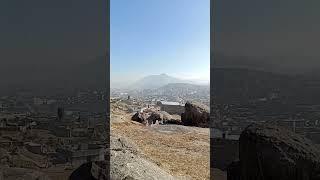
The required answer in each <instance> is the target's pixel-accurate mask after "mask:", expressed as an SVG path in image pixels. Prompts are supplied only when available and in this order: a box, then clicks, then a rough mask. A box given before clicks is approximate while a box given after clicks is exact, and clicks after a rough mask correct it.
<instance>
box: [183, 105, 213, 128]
mask: <svg viewBox="0 0 320 180" xmlns="http://www.w3.org/2000/svg"><path fill="white" fill-rule="evenodd" d="M181 121H182V123H183V124H184V125H186V126H198V127H209V123H210V119H209V107H208V106H206V105H203V104H199V103H192V102H187V103H186V104H185V112H184V113H182V115H181Z"/></svg>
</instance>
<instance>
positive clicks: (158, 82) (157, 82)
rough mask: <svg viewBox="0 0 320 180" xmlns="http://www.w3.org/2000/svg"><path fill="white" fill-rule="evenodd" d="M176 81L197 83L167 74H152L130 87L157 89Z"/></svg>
mask: <svg viewBox="0 0 320 180" xmlns="http://www.w3.org/2000/svg"><path fill="white" fill-rule="evenodd" d="M175 83H186V84H196V83H195V82H193V81H191V80H182V79H179V78H175V77H172V76H169V75H167V74H159V75H150V76H146V77H144V78H142V79H140V80H138V81H136V82H134V83H133V84H131V85H129V87H128V88H129V89H157V88H160V87H163V86H165V85H168V84H175Z"/></svg>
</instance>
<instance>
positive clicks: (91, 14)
mask: <svg viewBox="0 0 320 180" xmlns="http://www.w3.org/2000/svg"><path fill="white" fill-rule="evenodd" d="M106 12H107V6H106V1H105V0H94V1H88V0H53V1H44V0H28V1H21V0H1V1H0V27H1V28H0V81H1V84H0V86H1V85H4V86H8V83H13V84H15V83H17V82H18V84H19V83H21V82H23V83H29V82H30V83H31V82H34V81H37V82H39V83H38V84H39V86H41V84H42V83H43V82H51V81H54V80H58V78H55V79H53V77H58V76H59V74H62V73H61V72H60V70H61V69H65V70H66V71H69V72H72V71H73V70H74V68H76V66H78V65H80V64H82V63H90V62H91V61H94V60H95V59H96V58H97V57H102V56H105V54H106V44H107V43H106V41H107V33H106V32H107V29H106V27H107V26H106V23H107V13H106Z"/></svg>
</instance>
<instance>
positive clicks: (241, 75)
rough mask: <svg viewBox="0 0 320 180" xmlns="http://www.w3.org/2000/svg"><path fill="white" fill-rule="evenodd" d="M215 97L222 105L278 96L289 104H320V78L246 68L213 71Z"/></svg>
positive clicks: (213, 93)
mask: <svg viewBox="0 0 320 180" xmlns="http://www.w3.org/2000/svg"><path fill="white" fill-rule="evenodd" d="M211 81H212V89H211V90H210V91H211V94H212V95H214V96H215V97H216V98H217V100H219V101H220V100H221V101H222V102H231V101H232V102H235V101H237V102H238V101H248V100H253V99H258V98H263V97H270V96H271V95H272V94H273V93H276V94H278V96H280V97H282V99H283V100H284V99H285V101H287V102H294V103H302V104H303V103H306V104H309V103H318V102H320V94H319V93H318V92H320V79H318V78H312V77H310V76H306V75H288V74H279V73H274V72H266V71H260V70H252V69H246V68H213V69H211Z"/></svg>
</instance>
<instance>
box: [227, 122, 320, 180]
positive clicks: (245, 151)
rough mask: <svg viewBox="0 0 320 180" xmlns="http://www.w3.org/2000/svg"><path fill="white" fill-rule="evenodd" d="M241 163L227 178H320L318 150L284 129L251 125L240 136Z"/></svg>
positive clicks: (286, 179) (310, 179) (313, 145)
mask: <svg viewBox="0 0 320 180" xmlns="http://www.w3.org/2000/svg"><path fill="white" fill-rule="evenodd" d="M239 158H240V160H239V161H237V162H234V163H232V164H231V165H230V166H229V169H228V179H231V180H236V179H237V180H238V179H249V180H250V179H255V180H265V179H268V180H278V179H281V180H316V179H320V151H319V147H318V146H317V145H315V144H313V143H312V142H311V141H310V140H308V139H306V138H304V137H302V136H300V135H298V134H295V133H293V132H291V131H289V130H286V129H284V128H280V127H277V126H273V125H266V124H264V125H262V124H252V125H249V126H248V127H247V128H246V129H245V130H244V131H243V132H242V134H241V136H240V141H239Z"/></svg>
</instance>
